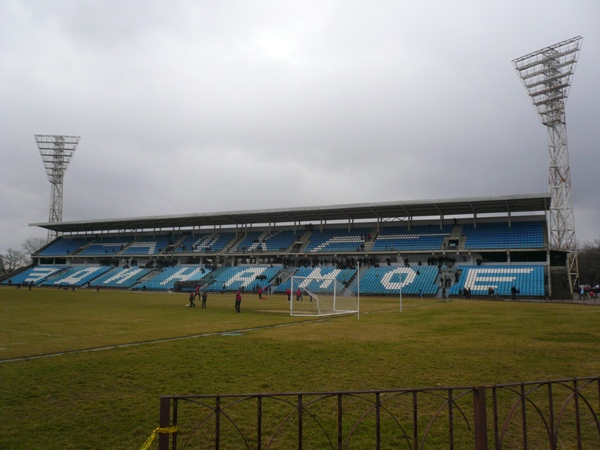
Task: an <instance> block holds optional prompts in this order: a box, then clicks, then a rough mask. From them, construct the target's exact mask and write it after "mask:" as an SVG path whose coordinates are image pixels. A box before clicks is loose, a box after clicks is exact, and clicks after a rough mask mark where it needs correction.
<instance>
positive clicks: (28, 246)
mask: <svg viewBox="0 0 600 450" xmlns="http://www.w3.org/2000/svg"><path fill="white" fill-rule="evenodd" d="M46 244H47V240H46V239H44V238H39V237H34V238H29V239H27V240H26V241H25V242H24V243H23V245H22V248H23V250H25V253H27V255H28V256H29V257H31V255H33V254H34V253H35V252H37V251H38V250H39V249H40V248H42V247H44V246H45V245H46Z"/></svg>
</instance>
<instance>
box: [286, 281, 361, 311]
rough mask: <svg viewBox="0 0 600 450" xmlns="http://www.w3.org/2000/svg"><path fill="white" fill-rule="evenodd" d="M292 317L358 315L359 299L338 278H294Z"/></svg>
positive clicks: (292, 282) (292, 283)
mask: <svg viewBox="0 0 600 450" xmlns="http://www.w3.org/2000/svg"><path fill="white" fill-rule="evenodd" d="M290 291H291V298H290V315H291V316H331V315H339V314H357V313H358V297H357V294H355V293H354V292H352V291H351V290H350V289H348V288H347V287H346V286H344V285H343V284H342V283H340V282H339V281H338V280H337V279H336V278H333V277H330V278H328V277H301V276H292V278H291V281H290Z"/></svg>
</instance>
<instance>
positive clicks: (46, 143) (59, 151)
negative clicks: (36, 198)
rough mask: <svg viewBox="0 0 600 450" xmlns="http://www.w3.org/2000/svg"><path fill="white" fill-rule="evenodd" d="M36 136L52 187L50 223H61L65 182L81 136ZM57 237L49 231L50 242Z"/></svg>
mask: <svg viewBox="0 0 600 450" xmlns="http://www.w3.org/2000/svg"><path fill="white" fill-rule="evenodd" d="M34 136H35V141H36V142H37V146H38V148H39V150H40V155H41V156H42V161H43V162H44V167H45V168H46V173H47V174H48V181H50V184H51V185H52V194H51V197H50V219H49V220H48V221H49V222H61V221H62V204H63V180H64V177H65V172H66V171H67V167H69V163H70V162H71V158H72V157H73V154H74V153H75V150H76V149H77V145H78V144H79V139H81V138H80V137H79V136H49V135H42V134H35V135H34ZM57 236H58V233H57V232H56V231H52V230H48V242H50V241H51V240H53V239H55V238H56V237H57Z"/></svg>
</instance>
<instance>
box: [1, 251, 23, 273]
mask: <svg viewBox="0 0 600 450" xmlns="http://www.w3.org/2000/svg"><path fill="white" fill-rule="evenodd" d="M0 261H1V262H2V268H1V270H2V274H4V275H7V274H9V273H11V272H13V271H14V270H16V269H18V268H19V267H22V266H24V265H25V264H26V263H27V255H26V254H25V253H23V252H20V251H19V250H13V249H12V248H9V249H8V251H7V252H6V253H4V254H3V255H1V257H0Z"/></svg>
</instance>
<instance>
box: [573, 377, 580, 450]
mask: <svg viewBox="0 0 600 450" xmlns="http://www.w3.org/2000/svg"><path fill="white" fill-rule="evenodd" d="M573 391H574V392H575V428H576V429H577V450H581V417H580V414H579V386H578V385H577V380H574V381H573Z"/></svg>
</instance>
